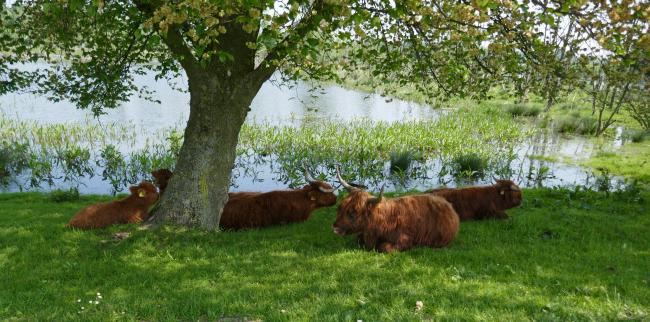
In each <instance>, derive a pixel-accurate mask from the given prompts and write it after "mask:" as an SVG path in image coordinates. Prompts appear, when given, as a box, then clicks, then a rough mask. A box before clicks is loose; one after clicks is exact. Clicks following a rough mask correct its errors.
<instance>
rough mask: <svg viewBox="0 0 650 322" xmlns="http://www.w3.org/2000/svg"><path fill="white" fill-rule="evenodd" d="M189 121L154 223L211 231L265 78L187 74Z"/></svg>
mask: <svg viewBox="0 0 650 322" xmlns="http://www.w3.org/2000/svg"><path fill="white" fill-rule="evenodd" d="M187 76H188V83H189V91H190V117H189V120H188V121H187V126H186V128H185V135H184V142H183V146H182V148H181V151H180V156H179V159H178V162H177V164H176V168H175V170H174V175H173V176H172V178H171V179H170V181H169V185H168V186H167V189H166V190H165V194H164V195H163V197H162V198H161V200H160V202H159V207H157V209H156V211H155V213H154V219H153V222H155V223H162V222H163V221H164V222H171V223H175V224H180V225H184V226H188V227H196V228H201V229H215V228H217V225H218V223H219V219H220V218H221V211H222V209H223V206H224V204H225V203H226V202H227V201H228V188H229V186H230V174H231V170H232V166H233V164H234V161H235V149H236V146H237V141H238V136H239V130H240V129H241V126H242V124H243V123H244V120H245V118H246V114H247V113H248V111H249V110H250V107H249V106H250V104H251V102H252V101H253V98H255V95H256V94H257V92H258V91H259V89H260V87H261V86H262V84H263V83H264V81H265V80H266V79H268V77H269V76H270V73H269V74H268V75H259V73H257V74H256V73H255V72H252V73H251V74H248V75H230V76H226V75H223V74H221V73H214V71H210V70H206V69H201V70H200V71H196V70H195V71H191V72H190V71H188V73H187Z"/></svg>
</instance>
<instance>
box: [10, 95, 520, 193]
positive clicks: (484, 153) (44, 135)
mask: <svg viewBox="0 0 650 322" xmlns="http://www.w3.org/2000/svg"><path fill="white" fill-rule="evenodd" d="M0 123H1V124H2V125H3V130H2V132H0V143H1V144H0V169H1V170H2V171H0V182H2V183H4V184H5V185H6V184H8V183H9V182H10V181H11V180H13V182H14V183H15V184H19V185H21V187H24V188H25V189H29V188H35V187H39V186H40V185H41V184H48V185H52V184H53V183H54V182H55V181H56V180H63V181H70V182H73V183H74V182H79V181H81V179H82V178H85V177H92V176H96V175H97V176H101V177H102V179H103V180H105V181H107V182H108V183H109V184H110V185H111V186H112V187H113V192H117V191H120V190H121V189H123V188H125V187H126V186H128V185H129V184H132V183H135V182H137V181H139V180H141V179H142V178H148V173H149V172H150V171H151V170H152V169H156V168H161V167H166V168H173V167H174V165H175V160H176V157H177V156H178V153H179V151H180V147H181V145H182V140H183V138H182V132H181V131H180V130H179V129H177V128H169V129H165V130H162V131H152V132H149V133H137V134H136V133H135V130H134V127H130V126H126V125H122V124H118V123H110V124H107V125H105V126H103V127H101V128H100V127H98V126H97V125H94V124H81V123H69V124H68V123H66V124H42V123H38V122H33V121H16V120H11V119H8V118H7V117H6V116H3V115H2V114H0ZM526 135H527V132H526V131H523V130H522V128H521V127H520V126H519V125H518V124H517V123H515V122H514V121H513V120H512V119H511V118H510V117H509V116H508V114H506V113H505V112H503V111H502V110H501V109H499V108H493V107H490V106H486V107H482V108H473V109H469V108H461V109H459V110H457V111H454V112H450V113H446V114H444V115H442V116H441V117H440V118H439V119H437V120H419V121H407V122H380V121H371V120H368V119H357V120H352V121H345V122H343V121H342V122H339V121H334V120H322V119H321V120H316V121H312V122H307V123H305V124H303V125H302V126H299V127H294V126H277V125H271V124H268V123H247V124H245V125H244V126H243V127H242V129H241V132H240V137H239V145H238V146H237V156H238V165H239V166H244V167H245V166H247V165H246V163H247V162H249V166H251V167H254V166H255V165H256V164H259V163H260V162H272V163H273V164H274V165H275V166H276V167H277V168H278V169H279V170H278V171H277V176H278V177H277V178H276V179H277V180H279V181H283V182H287V183H289V185H290V186H295V185H299V184H301V183H302V182H303V178H302V164H303V163H305V162H306V163H307V164H309V165H310V166H312V167H314V168H318V170H319V172H323V173H324V174H325V175H326V176H328V177H331V176H333V175H334V166H335V165H336V164H341V165H343V168H344V171H345V172H349V173H354V175H355V178H353V179H355V180H356V179H367V178H375V180H382V179H383V177H384V175H388V174H390V173H396V174H398V175H399V176H401V177H403V178H406V177H417V176H421V175H423V174H424V171H419V172H418V169H416V168H413V167H409V166H408V165H411V164H412V163H419V164H424V163H426V162H427V161H428V160H434V159H435V160H442V161H443V163H449V164H451V163H453V160H454V159H457V158H458V156H460V155H467V154H468V153H471V154H472V155H475V156H477V157H478V158H480V159H481V160H484V161H485V164H486V166H484V167H483V168H482V169H481V171H483V170H485V169H484V168H487V167H489V165H492V166H495V165H498V164H504V163H507V162H504V161H507V160H509V159H511V158H513V155H514V154H513V148H514V147H515V146H516V145H517V144H518V143H520V142H521V141H522V140H523V139H524V137H525V136H526ZM136 139H137V140H136ZM136 141H137V142H138V145H137V147H136V148H134V145H135V143H136ZM400 151H409V153H410V154H412V155H414V156H417V158H410V160H409V162H408V165H407V166H403V165H402V168H401V171H390V172H389V173H385V171H384V170H385V168H386V165H388V168H390V167H391V166H398V167H399V165H398V164H397V163H396V162H397V161H398V160H397V159H400V158H399V157H397V156H396V153H398V154H399V153H400ZM391 156H392V162H391ZM245 161H246V162H245ZM402 161H403V160H402ZM402 161H400V162H402ZM409 170H413V171H415V172H413V171H410V172H409ZM245 171H246V170H245ZM20 178H22V181H20V180H21V179H20Z"/></svg>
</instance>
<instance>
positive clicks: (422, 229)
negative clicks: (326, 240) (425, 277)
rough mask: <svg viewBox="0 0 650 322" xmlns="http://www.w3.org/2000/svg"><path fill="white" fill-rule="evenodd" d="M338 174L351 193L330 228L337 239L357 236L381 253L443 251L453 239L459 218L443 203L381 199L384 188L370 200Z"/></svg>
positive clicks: (425, 199) (420, 197) (426, 199)
mask: <svg viewBox="0 0 650 322" xmlns="http://www.w3.org/2000/svg"><path fill="white" fill-rule="evenodd" d="M337 172H338V169H337ZM337 174H338V178H339V181H340V182H341V184H342V185H343V186H344V187H345V188H346V189H347V190H348V191H349V193H350V194H349V195H348V196H347V197H345V198H344V199H343V200H342V201H341V204H340V205H339V208H338V211H337V214H336V221H335V222H334V225H332V230H333V231H334V233H336V234H337V235H341V236H345V235H349V234H359V241H360V242H361V243H362V244H363V245H364V246H365V247H366V248H367V249H375V250H377V251H380V252H392V251H395V250H398V251H402V250H407V249H410V248H412V247H415V246H429V247H434V248H435V247H444V246H446V245H448V244H449V243H450V242H451V241H452V240H454V238H455V237H456V234H457V233H458V225H459V219H458V215H457V214H456V212H455V211H454V208H453V207H452V206H451V204H450V203H449V202H447V201H445V200H444V199H442V198H440V197H436V196H432V195H426V194H424V195H414V196H405V197H400V198H393V199H384V198H383V188H382V191H381V193H380V194H379V197H373V196H372V195H371V194H369V193H367V192H366V191H364V190H362V189H359V188H356V187H353V186H351V185H349V184H348V183H347V182H346V181H345V180H343V178H341V175H340V173H337Z"/></svg>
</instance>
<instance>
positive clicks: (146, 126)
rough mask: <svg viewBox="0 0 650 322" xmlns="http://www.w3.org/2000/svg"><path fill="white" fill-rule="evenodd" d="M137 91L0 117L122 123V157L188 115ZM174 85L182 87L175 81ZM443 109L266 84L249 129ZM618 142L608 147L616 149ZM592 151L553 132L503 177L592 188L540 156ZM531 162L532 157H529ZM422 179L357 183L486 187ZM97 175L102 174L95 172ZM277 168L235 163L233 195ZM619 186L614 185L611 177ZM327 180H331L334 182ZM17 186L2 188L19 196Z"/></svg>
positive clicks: (163, 86)
mask: <svg viewBox="0 0 650 322" xmlns="http://www.w3.org/2000/svg"><path fill="white" fill-rule="evenodd" d="M136 81H137V83H138V85H146V86H148V87H149V88H150V89H152V90H155V91H156V92H157V95H156V96H155V97H156V98H157V99H159V100H160V101H161V102H162V103H161V104H157V103H153V102H150V101H146V100H144V99H141V98H138V97H132V99H131V100H130V101H129V102H126V103H124V104H123V105H122V106H120V107H118V108H116V109H113V110H109V111H107V114H106V115H103V116H101V117H100V118H99V119H96V118H93V117H92V115H91V114H90V113H89V112H88V111H83V110H78V109H76V108H75V107H74V106H73V105H71V104H70V103H69V102H58V103H53V102H50V101H48V100H46V99H45V98H44V97H40V96H34V95H27V94H9V95H4V96H0V111H1V112H2V113H4V114H5V115H7V116H8V117H11V118H15V119H18V120H33V121H37V122H40V123H47V124H56V123H64V122H85V123H88V124H106V123H109V122H116V123H118V124H127V125H128V126H129V127H131V128H132V129H134V131H135V132H136V133H143V134H145V135H143V136H142V137H138V138H137V139H136V141H135V143H129V144H123V145H121V146H118V149H119V150H121V151H123V152H128V151H129V150H130V149H134V148H137V147H140V146H142V145H143V144H144V142H145V140H146V139H148V140H159V138H156V137H153V136H152V135H151V133H155V132H156V131H158V130H164V129H168V128H170V127H174V126H176V127H179V128H181V129H182V128H184V124H185V123H186V122H187V118H188V116H189V94H188V93H186V92H183V91H178V90H174V89H173V88H172V87H171V86H170V85H169V84H168V83H167V82H166V81H164V80H160V81H156V80H154V78H153V77H152V76H150V75H149V76H147V75H144V76H138V78H137V79H136ZM176 82H177V84H179V87H181V88H182V87H183V86H181V85H182V84H184V83H185V80H184V79H182V78H180V79H178V80H176ZM442 113H446V111H444V110H440V109H433V108H432V107H430V106H427V105H420V104H416V103H412V102H406V101H402V100H399V99H387V98H386V97H382V96H380V95H376V94H367V93H362V92H358V91H354V90H349V89H344V88H341V87H338V86H331V85H325V86H323V87H322V88H317V87H315V86H313V85H312V84H310V83H308V82H303V81H299V82H296V83H291V84H279V82H278V80H277V78H273V79H272V80H270V81H268V82H267V83H265V84H264V86H262V88H261V90H260V92H259V93H258V95H257V96H256V97H255V99H254V101H253V103H252V105H251V111H250V113H249V115H248V117H247V119H246V122H248V123H256V122H264V123H270V124H274V125H281V126H300V125H301V124H303V123H305V122H310V121H314V120H319V119H329V120H340V121H350V120H354V119H359V118H365V119H370V120H373V121H386V122H404V121H408V120H435V119H437V118H438V117H440V115H441V114H442ZM616 143H617V141H615V142H613V144H616ZM593 149H594V147H593V146H592V144H590V143H589V142H588V141H587V140H585V139H582V138H579V137H573V138H566V137H562V136H558V135H554V134H541V133H539V134H537V135H534V136H532V137H531V138H530V139H528V140H526V141H525V142H524V143H522V144H520V145H518V146H516V147H515V149H514V151H515V153H516V158H515V159H514V160H513V161H512V162H511V163H510V164H509V168H510V170H511V171H510V178H511V179H513V180H514V181H516V182H518V183H519V184H520V185H521V186H524V187H531V186H542V185H543V186H573V185H578V184H579V185H586V186H592V185H593V184H594V182H595V176H594V175H593V174H592V173H591V171H588V170H586V169H583V168H581V167H577V166H572V165H566V164H562V163H557V162H549V161H548V160H546V159H544V158H539V156H558V155H559V156H564V157H569V158H584V157H588V156H589V155H590V154H591V153H592V151H593ZM531 156H535V158H530V157H531ZM422 166H423V168H424V169H425V171H424V175H420V176H419V177H418V178H411V179H408V180H396V178H391V176H390V171H389V170H388V169H389V168H390V163H389V162H388V163H387V164H386V171H385V173H384V174H385V178H374V180H370V179H369V180H368V181H366V182H364V183H365V184H367V185H369V187H370V189H374V190H376V189H377V186H378V185H381V184H383V183H387V190H389V191H390V190H407V189H428V188H432V187H436V186H439V185H443V184H444V185H448V186H455V185H459V184H460V185H464V184H473V183H489V182H491V181H492V178H477V179H473V180H457V179H455V178H454V177H453V176H451V175H443V176H440V170H441V167H442V164H441V162H440V160H427V161H426V162H425V163H424V164H422ZM100 172H101V171H100ZM280 172H281V169H279V168H278V167H277V165H275V163H274V162H273V156H267V157H262V158H256V160H255V162H251V161H250V160H248V159H246V158H244V157H239V158H238V162H237V164H236V166H235V168H234V169H233V184H232V189H231V190H233V191H267V190H272V189H285V188H286V187H287V184H286V183H285V180H283V179H281V177H282V175H281V173H280ZM615 180H618V179H615ZM330 181H334V180H333V178H331V179H330ZM69 186H70V183H69V182H61V181H56V182H55V185H54V186H52V187H48V186H44V187H42V190H49V189H53V188H67V187H69ZM19 189H20V188H19V186H18V185H16V184H13V185H10V186H9V187H8V188H5V190H8V191H16V190H19ZM79 189H80V191H81V192H82V193H101V194H105V193H109V192H110V191H111V186H110V185H109V184H108V183H107V182H105V181H103V180H102V179H101V177H100V176H94V177H92V178H84V179H82V181H81V185H80V186H79Z"/></svg>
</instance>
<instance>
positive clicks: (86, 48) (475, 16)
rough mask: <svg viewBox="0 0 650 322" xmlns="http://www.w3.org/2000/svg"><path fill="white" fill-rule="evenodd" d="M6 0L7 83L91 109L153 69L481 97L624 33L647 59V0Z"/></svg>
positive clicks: (3, 70)
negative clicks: (359, 75)
mask: <svg viewBox="0 0 650 322" xmlns="http://www.w3.org/2000/svg"><path fill="white" fill-rule="evenodd" d="M2 9H3V10H2V14H1V16H0V22H1V24H2V28H1V29H0V52H1V53H2V54H1V55H2V60H1V61H0V79H1V81H0V93H4V92H8V91H16V90H27V91H33V92H37V93H41V94H45V95H47V96H48V97H50V98H51V99H53V100H62V99H69V100H71V101H72V102H74V103H75V104H76V105H77V106H78V107H81V108H90V109H92V111H93V112H94V113H96V114H100V113H102V109H103V108H106V107H108V108H111V107H115V106H117V105H119V104H120V103H121V102H123V101H126V100H128V99H129V97H130V96H131V95H134V94H137V95H140V96H142V97H145V98H150V99H153V98H154V96H152V93H151V92H150V91H149V90H148V89H147V88H139V87H137V86H136V85H135V82H134V76H135V75H142V74H145V73H150V72H153V73H154V75H155V76H156V78H166V79H173V78H174V77H176V76H177V75H179V74H180V73H181V72H182V70H184V71H185V72H186V73H188V74H191V73H195V72H209V73H211V74H212V75H216V76H218V77H221V79H223V80H224V82H223V83H224V84H225V83H226V82H225V80H226V79H229V78H230V79H231V80H232V81H235V82H236V81H237V77H238V76H240V75H249V74H255V73H257V74H259V75H260V77H262V78H264V77H266V78H268V77H269V76H270V75H271V74H272V73H273V72H275V71H276V70H279V71H280V72H282V75H283V76H284V77H285V78H291V79H297V78H302V77H309V78H313V79H319V80H333V81H342V79H343V78H345V77H346V76H347V75H348V74H347V71H351V70H356V69H365V70H368V71H370V72H371V74H372V75H373V77H374V78H375V79H376V80H377V81H379V82H393V83H398V84H407V83H412V84H415V86H416V87H417V88H418V89H420V90H421V91H423V92H427V93H429V94H431V97H434V96H443V97H450V96H455V95H460V96H474V97H483V96H485V94H486V93H487V90H488V89H489V88H490V86H492V85H493V84H494V82H495V81H498V80H503V79H509V80H510V81H514V82H518V81H520V80H522V79H523V78H522V77H521V75H522V73H524V72H526V70H527V69H530V68H532V69H533V70H534V71H535V72H536V73H537V74H540V73H546V74H543V75H548V77H555V78H557V79H563V78H566V75H563V71H565V70H566V69H565V68H564V66H563V64H564V63H565V62H567V61H575V59H576V58H577V57H579V56H580V55H583V56H585V55H586V56H590V55H595V54H596V53H597V51H596V50H595V49H594V48H596V49H598V50H600V49H602V50H605V51H607V52H610V53H613V54H614V55H622V54H621V53H622V52H626V50H627V48H623V47H622V46H624V45H623V44H624V43H625V44H629V42H621V41H619V39H621V38H626V39H632V40H633V41H632V42H633V43H634V46H635V48H637V50H635V51H634V54H628V55H627V56H625V55H623V56H624V57H623V58H622V61H625V59H629V60H631V61H639V59H640V57H641V56H643V55H644V54H645V55H646V57H647V53H648V46H649V45H648V43H649V42H650V39H649V38H648V36H647V33H646V34H643V33H644V32H645V31H647V21H648V16H649V10H648V4H647V2H641V1H636V2H635V1H629V0H626V1H623V2H620V3H612V2H608V1H596V2H591V1H584V0H583V1H579V0H578V1H577V0H570V1H561V2H556V1H539V0H533V1H530V2H528V1H527V2H517V1H510V0H472V1H466V2H458V1H419V0H407V1H393V0H367V1H366V0H361V1H340V0H297V1H294V0H284V1H270V0H266V1H264V0H238V1H232V0H212V1H201V0H175V1H166V0H133V1H108V0H93V1H83V0H33V1H29V0H18V1H17V2H15V3H14V4H12V5H11V6H6V5H3V8H2ZM567 23H570V26H571V27H570V28H571V29H570V30H569V31H568V32H566V33H561V32H559V31H560V30H564V31H566V27H565V26H566V25H567ZM549 30H550V31H551V32H549ZM553 30H555V33H553V32H552V31H553ZM568 34H571V35H568ZM558 35H559V36H560V37H561V38H562V39H563V41H560V42H558V40H557V39H558V38H557V37H558ZM558 45H559V46H558ZM587 45H591V46H592V47H593V48H587ZM581 50H582V53H581V54H580V53H579V52H580V51H581ZM26 62H29V63H38V64H31V65H27V66H22V65H21V64H22V63H26ZM644 71H645V72H646V73H647V64H646V67H644Z"/></svg>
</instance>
